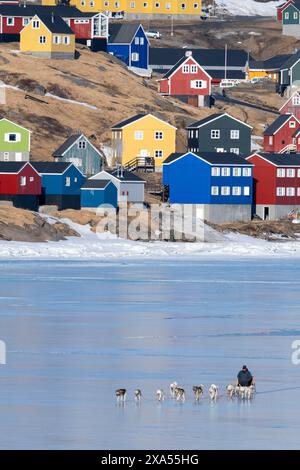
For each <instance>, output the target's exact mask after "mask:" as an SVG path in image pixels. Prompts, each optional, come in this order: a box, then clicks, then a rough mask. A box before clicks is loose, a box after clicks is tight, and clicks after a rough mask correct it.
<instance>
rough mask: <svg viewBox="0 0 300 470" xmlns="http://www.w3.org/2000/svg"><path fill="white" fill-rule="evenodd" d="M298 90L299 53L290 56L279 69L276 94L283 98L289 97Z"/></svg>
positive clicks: (299, 76) (299, 73)
mask: <svg viewBox="0 0 300 470" xmlns="http://www.w3.org/2000/svg"><path fill="white" fill-rule="evenodd" d="M299 88H300V51H297V52H295V54H292V55H291V56H290V57H289V58H288V59H287V60H286V61H285V62H284V63H283V64H282V65H281V67H280V70H279V75H278V83H277V92H278V93H279V94H280V95H281V96H283V95H285V96H291V95H292V94H293V92H294V91H296V90H298V89H299Z"/></svg>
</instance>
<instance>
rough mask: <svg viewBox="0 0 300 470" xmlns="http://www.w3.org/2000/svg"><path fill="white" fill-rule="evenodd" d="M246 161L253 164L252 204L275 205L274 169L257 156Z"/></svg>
mask: <svg viewBox="0 0 300 470" xmlns="http://www.w3.org/2000/svg"><path fill="white" fill-rule="evenodd" d="M247 161H249V162H251V163H253V164H254V167H253V179H254V204H255V205H260V204H264V205H265V204H275V202H276V197H275V194H276V167H274V165H271V164H270V163H268V162H267V161H266V160H263V159H262V158H260V157H258V156H253V157H250V158H249V159H247Z"/></svg>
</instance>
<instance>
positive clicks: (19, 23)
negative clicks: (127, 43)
mask: <svg viewBox="0 0 300 470" xmlns="http://www.w3.org/2000/svg"><path fill="white" fill-rule="evenodd" d="M0 2H1V0H0ZM52 13H53V14H54V16H59V17H61V18H62V19H63V20H64V21H65V22H66V23H67V24H68V25H69V26H70V28H71V29H72V31H73V32H74V33H75V38H76V42H80V43H83V44H85V45H87V46H89V47H90V48H91V49H92V50H94V51H97V50H102V49H103V47H104V46H103V44H104V43H105V42H106V40H107V37H108V18H107V16H106V15H104V14H103V13H96V14H95V13H86V12H82V11H79V10H78V9H77V8H75V7H71V6H63V5H62V6H44V5H33V4H30V5H28V4H24V5H19V4H17V5H15V4H13V5H1V4H0V40H1V41H5V42H13V41H19V40H20V31H21V30H22V29H23V28H24V26H26V25H27V24H28V23H29V22H30V20H31V19H32V18H33V17H34V16H35V15H36V14H37V15H52Z"/></svg>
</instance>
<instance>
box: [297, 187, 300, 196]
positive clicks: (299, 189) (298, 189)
mask: <svg viewBox="0 0 300 470" xmlns="http://www.w3.org/2000/svg"><path fill="white" fill-rule="evenodd" d="M297 196H300V188H297Z"/></svg>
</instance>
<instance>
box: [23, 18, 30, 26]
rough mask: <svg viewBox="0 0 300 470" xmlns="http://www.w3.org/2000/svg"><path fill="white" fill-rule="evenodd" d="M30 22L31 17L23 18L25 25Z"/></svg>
mask: <svg viewBox="0 0 300 470" xmlns="http://www.w3.org/2000/svg"><path fill="white" fill-rule="evenodd" d="M29 23H30V19H29V18H23V19H22V25H23V26H27V25H28V24H29Z"/></svg>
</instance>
